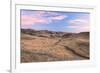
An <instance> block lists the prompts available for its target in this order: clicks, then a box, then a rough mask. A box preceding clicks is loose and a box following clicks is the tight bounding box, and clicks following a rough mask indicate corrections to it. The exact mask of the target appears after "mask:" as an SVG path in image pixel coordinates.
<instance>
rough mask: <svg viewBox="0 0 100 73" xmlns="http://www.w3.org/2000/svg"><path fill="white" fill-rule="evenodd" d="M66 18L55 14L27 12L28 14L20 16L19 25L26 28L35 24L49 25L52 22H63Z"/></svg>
mask: <svg viewBox="0 0 100 73" xmlns="http://www.w3.org/2000/svg"><path fill="white" fill-rule="evenodd" d="M66 17H67V16H65V15H60V14H58V13H56V12H45V11H34V12H30V13H29V12H28V14H27V12H26V13H23V14H22V15H21V25H22V27H25V26H27V27H28V26H32V25H37V24H50V23H52V22H54V21H59V20H63V19H64V18H66Z"/></svg>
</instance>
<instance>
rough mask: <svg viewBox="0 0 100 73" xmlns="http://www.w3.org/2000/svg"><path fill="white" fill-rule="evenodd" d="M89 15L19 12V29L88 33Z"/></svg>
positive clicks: (81, 13)
mask: <svg viewBox="0 0 100 73" xmlns="http://www.w3.org/2000/svg"><path fill="white" fill-rule="evenodd" d="M89 15H90V14H89V13H87V12H58V11H57V12H55V11H36V10H24V9H22V10H21V28H23V29H36V30H50V31H58V32H59V31H60V32H73V33H74V32H75V33H78V32H87V31H89V24H90V22H89Z"/></svg>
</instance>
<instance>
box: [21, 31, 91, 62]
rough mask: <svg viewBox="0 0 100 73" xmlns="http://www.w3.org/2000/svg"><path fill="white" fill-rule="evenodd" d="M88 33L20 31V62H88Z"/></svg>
mask: <svg viewBox="0 0 100 73" xmlns="http://www.w3.org/2000/svg"><path fill="white" fill-rule="evenodd" d="M89 58H90V55H89V32H80V33H67V32H55V31H48V30H34V29H21V62H22V63H27V62H49V61H73V60H88V59H89Z"/></svg>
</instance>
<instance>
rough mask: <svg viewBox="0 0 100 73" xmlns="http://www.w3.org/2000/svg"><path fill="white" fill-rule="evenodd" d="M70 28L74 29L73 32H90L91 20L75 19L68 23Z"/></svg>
mask: <svg viewBox="0 0 100 73" xmlns="http://www.w3.org/2000/svg"><path fill="white" fill-rule="evenodd" d="M67 22H68V23H69V26H67V28H71V29H73V32H76V33H78V32H85V31H89V20H87V19H74V20H69V21H67Z"/></svg>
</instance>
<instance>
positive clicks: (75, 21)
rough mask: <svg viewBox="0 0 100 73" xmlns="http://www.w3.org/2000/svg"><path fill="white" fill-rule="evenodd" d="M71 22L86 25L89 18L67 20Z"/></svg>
mask: <svg viewBox="0 0 100 73" xmlns="http://www.w3.org/2000/svg"><path fill="white" fill-rule="evenodd" d="M67 22H68V23H69V24H71V25H75V24H77V25H78V24H80V25H85V24H88V23H89V20H86V19H74V20H69V21H67Z"/></svg>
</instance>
